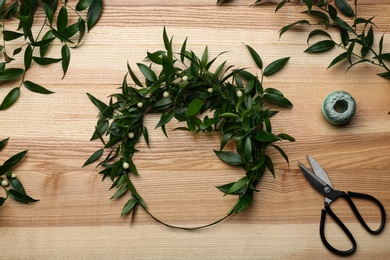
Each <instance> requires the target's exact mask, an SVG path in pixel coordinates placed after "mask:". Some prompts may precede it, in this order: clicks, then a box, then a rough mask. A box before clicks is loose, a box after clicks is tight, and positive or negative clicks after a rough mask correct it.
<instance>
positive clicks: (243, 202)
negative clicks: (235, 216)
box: [235, 192, 253, 213]
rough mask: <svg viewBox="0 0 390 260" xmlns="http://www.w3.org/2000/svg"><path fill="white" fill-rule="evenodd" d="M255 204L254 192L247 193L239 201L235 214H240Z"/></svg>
mask: <svg viewBox="0 0 390 260" xmlns="http://www.w3.org/2000/svg"><path fill="white" fill-rule="evenodd" d="M252 202H253V192H251V193H245V194H244V195H242V196H241V197H240V199H239V200H238V203H237V206H236V210H235V213H240V212H242V211H244V210H245V209H246V208H248V207H249V206H250V205H251V204H252Z"/></svg>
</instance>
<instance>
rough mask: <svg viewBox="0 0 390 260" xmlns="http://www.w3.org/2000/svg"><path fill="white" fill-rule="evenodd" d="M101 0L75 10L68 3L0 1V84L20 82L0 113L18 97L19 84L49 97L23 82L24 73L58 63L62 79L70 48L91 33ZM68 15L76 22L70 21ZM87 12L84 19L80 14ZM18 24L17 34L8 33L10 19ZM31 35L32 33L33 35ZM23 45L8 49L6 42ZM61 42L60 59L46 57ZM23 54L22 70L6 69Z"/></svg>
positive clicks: (81, 4)
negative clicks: (19, 42) (0, 37)
mask: <svg viewBox="0 0 390 260" xmlns="http://www.w3.org/2000/svg"><path fill="white" fill-rule="evenodd" d="M102 2H103V1H102V0H79V1H78V2H77V4H76V6H75V7H72V6H70V5H68V1H67V0H60V1H58V0H40V1H39V0H22V1H17V0H14V1H6V0H0V19H1V21H2V24H0V30H1V31H2V38H3V41H2V43H0V58H2V61H1V60H0V84H3V83H5V82H12V81H17V80H20V79H21V83H20V85H19V86H17V87H15V88H13V89H12V90H11V91H10V92H9V93H8V94H7V95H6V96H5V98H4V99H3V101H2V102H1V103H0V110H5V109H7V108H9V107H10V106H12V105H13V104H14V103H15V102H16V100H17V99H18V97H19V94H20V88H21V86H22V85H24V87H26V88H27V89H28V90H30V91H33V92H36V93H40V94H51V93H53V92H52V91H50V90H48V89H46V88H44V87H42V86H41V85H39V84H37V83H34V82H32V81H29V80H27V79H26V72H27V71H28V70H29V68H30V67H31V65H32V64H33V63H36V64H38V65H41V66H46V65H49V64H53V63H58V62H61V66H62V70H63V77H64V76H65V74H66V72H67V70H68V67H69V64H70V57H71V51H70V49H71V48H77V47H78V46H79V45H80V43H81V41H82V39H83V37H84V35H85V33H86V32H87V31H90V30H91V29H92V27H94V25H95V24H96V22H97V21H98V19H99V17H100V15H101V11H102ZM70 12H72V13H75V14H76V16H77V17H78V19H76V20H77V21H75V22H72V17H71V15H70ZM84 12H86V17H84V16H85V15H83V13H84ZM42 15H44V17H45V19H44V21H43V23H42V24H40V25H36V23H35V20H36V17H38V16H42ZM15 19H16V20H17V21H18V23H19V24H18V27H17V30H16V31H13V30H9V29H7V28H8V25H9V24H10V23H12V22H13V21H11V20H15ZM36 31H37V33H36V34H34V32H36ZM19 38H22V39H23V40H24V41H23V43H22V44H21V45H20V46H19V47H17V48H15V49H13V50H10V49H9V48H8V47H7V45H6V43H8V42H10V41H14V40H18V41H19V40H20V39H19ZM56 40H58V41H60V42H61V44H62V48H61V51H60V57H57V58H52V57H47V51H48V50H49V48H50V46H51V44H52V43H53V42H54V41H56ZM18 54H20V55H23V61H24V64H23V66H24V67H22V68H19V67H9V64H10V63H11V62H12V61H14V60H15V58H16V56H17V55H18Z"/></svg>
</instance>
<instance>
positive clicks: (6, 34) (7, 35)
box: [3, 31, 24, 41]
mask: <svg viewBox="0 0 390 260" xmlns="http://www.w3.org/2000/svg"><path fill="white" fill-rule="evenodd" d="M23 35H24V34H23V33H18V32H13V31H3V40H4V41H12V40H15V39H17V38H19V37H22V36H23Z"/></svg>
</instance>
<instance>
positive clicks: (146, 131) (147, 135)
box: [142, 126, 149, 147]
mask: <svg viewBox="0 0 390 260" xmlns="http://www.w3.org/2000/svg"><path fill="white" fill-rule="evenodd" d="M142 134H143V136H144V139H145V142H146V144H147V146H148V147H149V133H148V129H147V128H146V127H145V126H144V127H142Z"/></svg>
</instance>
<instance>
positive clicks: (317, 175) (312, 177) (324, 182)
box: [299, 156, 386, 256]
mask: <svg viewBox="0 0 390 260" xmlns="http://www.w3.org/2000/svg"><path fill="white" fill-rule="evenodd" d="M307 159H308V160H309V162H310V165H311V167H312V169H313V171H314V173H313V172H312V171H311V170H310V169H308V168H307V167H306V166H305V165H303V164H302V163H300V162H299V167H300V168H301V170H302V172H303V174H304V175H305V177H306V178H307V180H308V181H309V182H310V184H311V185H313V187H314V188H316V189H317V191H319V192H320V193H321V194H322V195H324V196H325V208H324V209H322V213H321V222H320V236H321V240H322V243H324V245H325V246H326V247H327V248H328V249H329V250H330V251H332V252H333V253H336V254H339V255H344V256H347V255H351V254H353V253H354V252H355V250H356V241H355V238H354V237H353V236H352V234H351V232H350V231H349V230H348V228H347V227H346V226H345V225H344V223H343V222H342V221H341V220H340V219H339V218H338V217H337V216H336V214H335V213H333V211H332V209H331V207H330V204H331V203H332V202H333V201H335V200H337V199H338V198H340V197H342V198H344V199H345V200H346V201H347V202H348V204H349V206H350V207H351V209H352V211H353V213H354V214H355V216H356V217H357V219H358V220H359V222H360V224H361V225H362V226H363V227H364V228H365V229H366V230H367V231H368V232H369V233H370V234H372V235H378V234H379V233H380V232H381V231H382V230H383V228H384V227H385V222H386V212H385V209H384V207H383V205H382V204H381V203H380V202H379V200H377V199H376V198H374V197H373V196H371V195H368V194H364V193H356V192H350V191H348V192H347V193H345V192H344V191H339V190H335V189H333V186H332V183H331V182H330V180H329V177H328V175H327V174H326V172H325V171H324V169H322V167H321V166H320V165H319V164H318V163H317V162H316V161H315V160H314V159H313V158H312V157H310V156H307ZM351 198H359V199H365V200H368V201H371V202H373V203H375V204H376V205H378V206H379V208H380V211H381V217H382V220H381V224H380V226H379V228H378V229H377V230H372V229H371V228H370V227H369V226H368V225H367V223H366V222H365V221H364V219H363V217H362V216H361V215H360V213H359V211H358V209H357V208H356V206H355V204H354V203H353V201H352V199H351ZM327 213H328V214H329V215H330V216H331V217H332V218H333V220H335V221H336V223H337V224H338V225H339V227H340V228H341V229H342V230H343V231H344V233H345V234H346V235H347V236H348V238H349V240H350V241H351V243H352V247H351V248H350V249H348V250H339V249H336V248H335V247H333V246H332V245H330V244H329V243H328V241H327V240H326V237H325V233H324V230H325V218H326V214H327Z"/></svg>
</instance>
